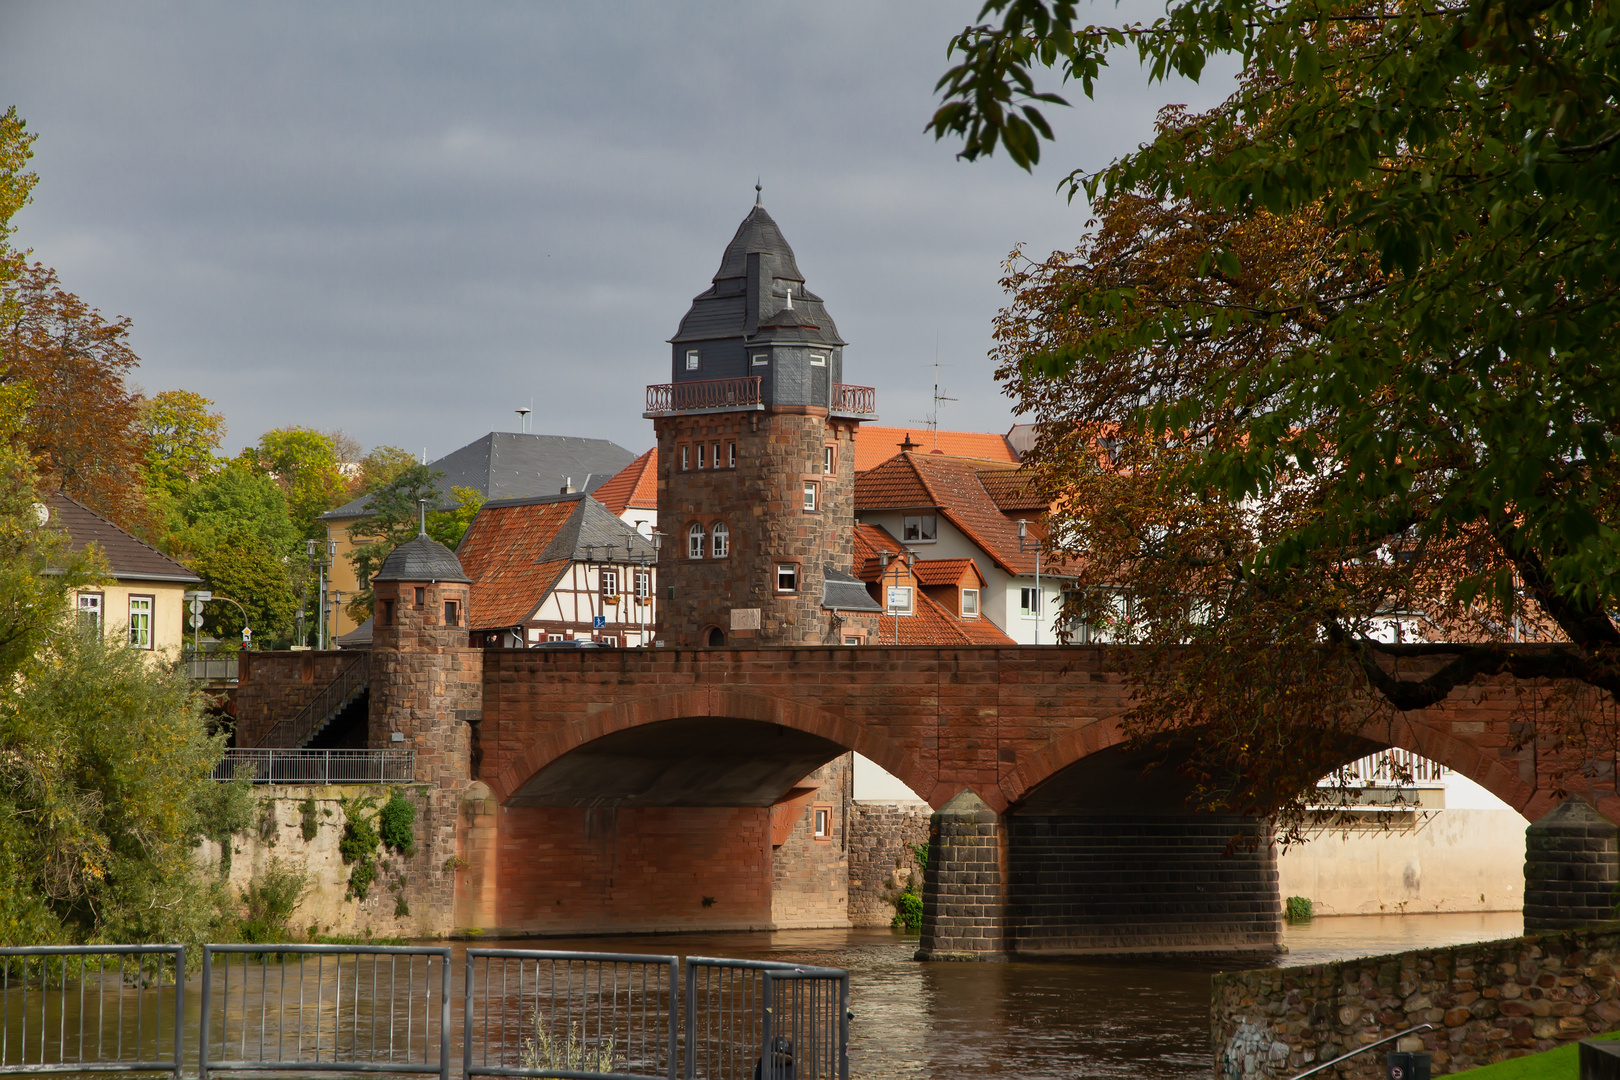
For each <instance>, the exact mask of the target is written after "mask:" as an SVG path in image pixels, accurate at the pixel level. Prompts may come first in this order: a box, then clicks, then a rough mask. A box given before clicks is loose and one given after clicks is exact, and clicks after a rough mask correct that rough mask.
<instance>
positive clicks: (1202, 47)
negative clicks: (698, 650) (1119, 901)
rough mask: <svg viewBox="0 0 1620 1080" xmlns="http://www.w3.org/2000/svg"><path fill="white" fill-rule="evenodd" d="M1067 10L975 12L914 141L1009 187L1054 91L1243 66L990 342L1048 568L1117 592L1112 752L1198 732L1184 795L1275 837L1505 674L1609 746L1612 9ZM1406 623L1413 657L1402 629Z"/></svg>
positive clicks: (1100, 190) (1052, 263) (1059, 5)
mask: <svg viewBox="0 0 1620 1080" xmlns="http://www.w3.org/2000/svg"><path fill="white" fill-rule="evenodd" d="M1077 12H1078V6H1077V5H1076V4H1074V3H1072V2H1071V0H1056V2H1049V0H989V2H988V3H986V4H985V6H984V8H983V9H982V12H981V19H986V20H993V21H987V22H985V23H984V24H983V25H979V26H975V27H970V28H968V29H967V30H966V31H964V32H963V33H962V34H961V35H959V36H958V37H957V38H956V39H955V40H954V41H953V42H952V50H953V54H954V55H955V57H956V58H957V60H958V61H959V62H958V63H957V64H956V65H955V66H954V67H952V68H951V69H950V70H949V71H948V72H947V73H946V74H945V75H944V77H943V78H942V79H941V80H940V84H939V89H940V90H941V91H942V93H943V95H944V102H943V104H942V105H941V107H940V109H939V110H938V112H936V114H935V116H934V118H933V121H932V123H931V124H930V127H931V129H932V130H933V131H934V132H935V134H936V135H937V136H939V137H947V136H949V137H960V138H961V139H962V155H963V156H964V157H966V158H969V159H972V158H976V157H980V156H984V155H987V154H990V153H992V152H994V151H996V150H997V149H1004V150H1005V151H1006V152H1007V153H1008V154H1009V156H1010V157H1012V159H1013V160H1014V161H1015V162H1017V163H1019V164H1021V165H1023V166H1025V167H1026V168H1028V167H1029V166H1030V165H1032V164H1033V163H1034V162H1035V161H1037V160H1038V158H1039V153H1040V143H1041V140H1042V139H1047V138H1050V137H1051V131H1050V128H1049V126H1048V124H1047V123H1046V121H1045V118H1044V117H1043V116H1042V115H1041V113H1040V108H1041V107H1042V106H1047V105H1056V104H1059V103H1061V102H1062V99H1061V98H1059V97H1057V95H1055V94H1053V93H1051V92H1050V91H1049V90H1044V89H1042V88H1041V87H1040V86H1039V85H1038V76H1039V74H1040V71H1041V70H1042V69H1056V70H1057V71H1058V72H1060V73H1061V75H1062V76H1063V77H1064V78H1066V79H1072V80H1075V81H1077V82H1079V83H1080V85H1081V87H1082V89H1083V91H1084V92H1085V93H1086V94H1088V95H1089V94H1090V93H1091V92H1092V90H1093V87H1094V84H1095V81H1096V79H1097V77H1098V76H1099V74H1100V73H1101V72H1102V70H1103V69H1104V68H1105V67H1106V66H1107V65H1108V64H1109V62H1110V60H1111V59H1113V58H1114V56H1115V54H1116V52H1118V51H1121V50H1124V51H1126V52H1127V53H1128V54H1134V58H1135V59H1138V60H1140V61H1141V62H1142V63H1143V64H1144V65H1145V66H1146V68H1147V69H1148V71H1149V73H1150V75H1151V76H1152V77H1153V78H1155V79H1165V78H1168V77H1170V76H1172V75H1180V76H1185V77H1188V78H1192V79H1197V78H1199V77H1200V76H1201V75H1202V74H1203V72H1204V68H1205V66H1206V64H1207V63H1208V62H1209V60H1210V59H1211V58H1212V57H1215V56H1218V55H1222V54H1231V55H1235V56H1237V57H1239V58H1240V59H1241V61H1242V63H1243V73H1242V77H1241V79H1240V82H1239V84H1238V88H1237V90H1236V92H1235V93H1234V94H1233V95H1232V96H1231V97H1230V98H1228V99H1227V100H1226V101H1225V102H1223V103H1222V104H1221V105H1220V106H1218V107H1216V108H1214V109H1212V110H1210V111H1208V112H1206V113H1202V114H1198V115H1188V114H1183V113H1180V112H1176V111H1171V112H1167V113H1166V114H1165V115H1164V116H1163V117H1161V121H1160V124H1159V126H1158V130H1157V132H1156V134H1155V137H1154V138H1153V139H1152V140H1151V141H1149V142H1147V143H1145V144H1143V145H1142V146H1141V147H1140V148H1139V149H1138V150H1136V151H1135V152H1132V153H1130V154H1127V155H1125V156H1123V157H1121V158H1119V159H1117V160H1115V161H1113V162H1112V163H1110V164H1108V165H1107V166H1105V167H1104V168H1102V169H1100V170H1099V171H1097V172H1095V173H1090V174H1084V173H1078V172H1077V173H1074V174H1071V176H1070V177H1069V180H1068V181H1067V187H1068V190H1069V192H1070V194H1071V196H1073V195H1077V194H1083V195H1085V196H1086V197H1087V198H1088V199H1090V200H1091V205H1092V208H1093V211H1094V212H1095V213H1096V214H1098V216H1099V218H1100V220H1101V228H1100V229H1099V231H1098V232H1097V233H1096V234H1095V235H1094V236H1093V237H1091V238H1089V239H1088V240H1087V241H1086V243H1085V245H1084V246H1083V247H1082V249H1081V250H1080V251H1078V252H1076V253H1075V254H1074V255H1073V256H1068V257H1064V256H1058V257H1054V259H1053V260H1047V261H1046V262H1044V263H1041V264H1037V265H1034V266H1022V265H1020V264H1018V263H1017V262H1016V261H1015V264H1014V266H1013V268H1012V272H1011V273H1010V274H1009V286H1010V288H1012V289H1013V291H1014V293H1015V299H1014V302H1013V305H1012V307H1011V308H1010V309H1009V310H1008V312H1006V313H1005V314H1004V317H1003V319H1002V321H1001V322H1000V324H999V325H998V335H999V338H1000V354H999V358H1000V360H1001V363H1002V372H1003V375H1004V377H1006V378H1007V380H1008V387H1009V393H1011V394H1012V395H1013V396H1014V397H1016V398H1017V399H1018V400H1019V402H1020V404H1021V405H1022V406H1023V407H1025V408H1026V409H1027V410H1029V411H1031V412H1033V413H1034V414H1035V417H1036V419H1037V420H1038V421H1039V424H1040V429H1039V430H1040V433H1041V434H1040V441H1039V443H1038V445H1037V448H1036V451H1035V453H1034V455H1033V456H1032V458H1031V462H1032V465H1033V467H1034V468H1035V470H1036V471H1037V474H1038V475H1039V477H1040V478H1041V482H1042V483H1043V484H1044V486H1045V488H1046V492H1047V494H1048V495H1049V496H1050V497H1051V498H1052V499H1053V501H1054V504H1055V506H1056V509H1055V510H1054V512H1053V515H1052V523H1051V524H1052V529H1051V537H1052V539H1051V540H1050V541H1049V543H1050V546H1051V547H1052V548H1053V553H1054V554H1056V555H1063V556H1066V557H1068V558H1070V560H1071V565H1075V566H1086V565H1090V564H1098V565H1105V564H1111V566H1110V572H1112V573H1114V574H1115V575H1116V576H1115V578H1114V581H1113V585H1114V586H1116V587H1117V586H1120V585H1123V584H1126V583H1127V582H1128V583H1129V585H1130V587H1131V589H1132V592H1133V595H1134V597H1135V619H1134V624H1133V630H1132V632H1133V633H1134V635H1135V639H1136V640H1138V641H1140V642H1142V643H1143V644H1144V645H1146V646H1147V648H1146V649H1145V650H1143V651H1141V652H1140V653H1139V654H1138V659H1137V660H1135V661H1133V669H1132V671H1131V677H1132V678H1133V680H1134V681H1135V682H1136V684H1137V686H1138V689H1139V697H1138V700H1139V702H1140V704H1139V706H1138V707H1137V708H1136V709H1135V710H1134V711H1133V712H1132V714H1131V715H1130V717H1129V718H1128V723H1129V725H1130V726H1131V728H1132V730H1133V731H1135V732H1136V733H1137V734H1138V735H1141V736H1143V737H1153V736H1157V735H1163V734H1172V733H1181V734H1183V735H1186V734H1187V733H1189V732H1196V733H1197V734H1196V737H1195V738H1194V739H1193V740H1192V742H1193V743H1194V745H1195V752H1194V757H1193V760H1192V763H1191V764H1190V765H1189V766H1188V770H1189V771H1190V772H1191V773H1193V775H1194V776H1195V777H1196V778H1197V780H1198V782H1199V785H1200V794H1201V797H1202V798H1203V800H1204V801H1205V803H1206V805H1208V806H1210V807H1212V808H1222V809H1233V810H1239V811H1242V812H1246V813H1269V812H1272V811H1275V810H1278V809H1279V808H1288V807H1295V808H1297V807H1298V805H1299V798H1300V795H1301V792H1302V791H1303V790H1304V787H1305V784H1306V782H1307V778H1308V777H1310V776H1312V775H1320V774H1321V773H1322V772H1325V771H1327V769H1328V768H1329V767H1331V766H1333V765H1336V764H1338V763H1339V762H1340V761H1342V760H1343V759H1344V756H1345V755H1346V754H1347V753H1351V752H1352V751H1353V749H1354V747H1355V746H1356V745H1357V742H1356V737H1357V736H1358V735H1359V734H1361V733H1364V732H1367V731H1369V730H1376V727H1375V728H1372V729H1370V728H1369V724H1372V725H1377V724H1380V723H1385V724H1393V723H1396V722H1398V720H1397V710H1414V709H1422V708H1425V707H1427V706H1429V705H1432V704H1434V703H1436V702H1438V701H1441V700H1443V699H1445V697H1446V696H1447V695H1448V694H1449V693H1450V692H1451V691H1452V690H1453V689H1455V688H1456V687H1458V686H1461V685H1464V684H1466V683H1468V682H1470V681H1471V680H1473V679H1474V678H1476V677H1477V676H1481V675H1496V674H1506V675H1509V676H1513V677H1517V678H1522V679H1543V678H1548V679H1554V680H1561V681H1562V683H1561V684H1562V685H1563V686H1564V687H1565V688H1566V689H1567V694H1568V702H1569V707H1568V708H1567V709H1555V710H1553V711H1552V712H1551V713H1543V714H1541V717H1540V719H1539V720H1538V722H1539V723H1540V724H1541V725H1542V727H1541V731H1540V734H1542V735H1545V736H1547V737H1550V738H1558V739H1562V740H1565V744H1566V746H1571V745H1574V746H1576V747H1578V746H1579V745H1580V744H1582V742H1583V741H1584V743H1585V745H1586V747H1587V749H1588V751H1589V752H1587V753H1585V754H1584V755H1583V754H1581V753H1578V752H1576V753H1573V754H1572V756H1574V757H1581V756H1586V757H1591V758H1595V759H1600V760H1601V759H1605V758H1606V757H1608V756H1609V754H1610V753H1611V752H1612V749H1613V746H1612V744H1613V742H1614V738H1615V733H1614V732H1613V730H1610V729H1612V728H1613V725H1612V724H1611V725H1606V726H1605V725H1603V724H1601V723H1594V722H1593V721H1592V718H1593V717H1595V716H1596V715H1597V712H1596V711H1595V710H1593V709H1592V708H1590V707H1589V706H1590V705H1591V704H1592V701H1593V696H1594V695H1596V696H1597V697H1600V698H1602V699H1605V700H1607V699H1610V698H1612V695H1613V694H1614V693H1615V692H1616V691H1617V690H1620V626H1617V624H1616V622H1615V620H1614V618H1613V617H1612V616H1611V614H1610V613H1611V612H1613V611H1615V610H1617V600H1620V597H1617V593H1620V557H1617V556H1620V528H1617V526H1620V520H1617V512H1616V502H1615V500H1616V495H1615V492H1616V491H1617V490H1620V485H1617V483H1616V480H1617V479H1620V475H1617V457H1616V454H1615V450H1616V448H1617V443H1616V440H1617V438H1620V395H1617V394H1616V393H1615V392H1614V390H1613V389H1612V388H1613V387H1614V386H1615V385H1616V377H1617V375H1620V370H1617V369H1620V354H1617V352H1616V350H1615V348H1614V340H1615V332H1616V328H1617V326H1620V277H1617V276H1616V275H1615V273H1614V268H1615V267H1616V266H1617V265H1620V250H1617V244H1620V183H1617V182H1616V177H1617V173H1620V95H1617V94H1616V92H1615V86H1616V73H1617V71H1620V53H1617V48H1620V46H1617V41H1620V38H1617V36H1616V33H1615V31H1616V12H1615V10H1614V9H1613V8H1612V7H1610V6H1606V5H1603V4H1590V3H1586V2H1584V0H1557V2H1554V3H1549V4H1540V5H1535V6H1532V7H1526V6H1523V5H1519V6H1515V5H1514V4H1512V3H1509V2H1507V0H1456V2H1443V3H1440V4H1438V5H1434V4H1430V5H1424V6H1416V5H1395V6H1393V7H1391V6H1383V7H1368V6H1365V5H1361V6H1358V5H1354V4H1339V5H1330V4H1321V3H1316V2H1314V0H1282V2H1280V3H1260V2H1258V0H1172V2H1171V3H1170V4H1169V5H1168V7H1167V10H1166V14H1165V15H1164V16H1163V17H1161V18H1158V19H1156V20H1154V21H1152V22H1149V23H1122V24H1121V23H1116V24H1112V25H1097V26H1088V25H1083V24H1082V22H1081V21H1080V19H1079V18H1078V15H1077ZM1268 232H1269V233H1270V234H1271V236H1270V239H1267V238H1266V237H1265V236H1264V235H1263V234H1266V233H1268ZM1290 232H1291V233H1292V234H1293V235H1292V237H1289V236H1287V235H1285V234H1288V233H1290ZM1279 270H1281V271H1282V272H1280V273H1279V272H1278V271H1279ZM1110 492H1112V494H1113V495H1114V496H1115V497H1116V498H1115V504H1116V506H1118V505H1124V506H1125V507H1126V508H1127V512H1126V513H1125V514H1124V517H1123V519H1121V517H1119V516H1118V515H1116V516H1115V517H1113V518H1110V516H1109V514H1108V513H1107V512H1105V511H1106V509H1107V506H1108V501H1109V500H1108V494H1109V493H1110ZM1092 595H1095V594H1092ZM1075 596H1076V601H1075V603H1076V610H1075V613H1076V614H1078V615H1080V616H1082V617H1084V616H1086V615H1087V614H1088V612H1087V611H1086V610H1084V609H1085V608H1086V606H1087V604H1088V603H1090V601H1088V600H1087V594H1085V593H1083V592H1081V593H1077V594H1075ZM1093 606H1094V605H1093ZM1411 611H1417V612H1419V613H1420V615H1421V618H1422V619H1423V620H1427V625H1426V627H1425V629H1424V630H1423V632H1422V634H1421V636H1422V638H1423V639H1424V640H1419V641H1410V640H1395V641H1391V640H1388V637H1389V636H1390V635H1389V634H1388V633H1387V630H1388V627H1389V625H1390V622H1391V621H1392V619H1394V618H1395V617H1396V616H1399V615H1400V614H1401V613H1402V612H1411ZM1530 635H1539V636H1540V637H1541V638H1542V642H1543V643H1542V644H1540V645H1537V646H1535V647H1526V643H1525V641H1524V639H1525V637H1527V636H1530ZM1549 716H1550V717H1551V719H1548V717H1549ZM1361 745H1365V744H1361ZM1283 763H1286V764H1287V765H1288V766H1289V767H1287V768H1282V767H1280V765H1281V764H1283Z"/></svg>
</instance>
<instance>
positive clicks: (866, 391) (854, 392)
mask: <svg viewBox="0 0 1620 1080" xmlns="http://www.w3.org/2000/svg"><path fill="white" fill-rule="evenodd" d="M832 411H833V412H835V413H854V414H855V415H857V416H871V415H873V414H874V413H876V412H877V391H876V390H874V389H872V388H871V387H870V386H852V385H850V384H849V383H833V387H832Z"/></svg>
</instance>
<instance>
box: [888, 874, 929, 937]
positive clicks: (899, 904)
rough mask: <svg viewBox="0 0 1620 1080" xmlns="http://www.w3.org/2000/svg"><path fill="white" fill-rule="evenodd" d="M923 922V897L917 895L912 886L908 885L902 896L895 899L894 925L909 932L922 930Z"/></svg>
mask: <svg viewBox="0 0 1620 1080" xmlns="http://www.w3.org/2000/svg"><path fill="white" fill-rule="evenodd" d="M922 921H923V902H922V897H921V896H919V895H917V893H916V891H915V889H913V888H912V886H910V885H907V886H906V887H905V889H904V890H903V891H902V892H901V893H900V895H899V896H897V897H895V898H894V924H895V926H897V927H903V928H905V929H907V930H921V929H922Z"/></svg>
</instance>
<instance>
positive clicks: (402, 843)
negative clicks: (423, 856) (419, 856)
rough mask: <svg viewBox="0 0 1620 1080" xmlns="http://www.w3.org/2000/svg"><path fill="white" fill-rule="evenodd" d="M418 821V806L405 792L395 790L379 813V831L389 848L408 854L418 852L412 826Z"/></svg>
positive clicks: (407, 855) (408, 855)
mask: <svg viewBox="0 0 1620 1080" xmlns="http://www.w3.org/2000/svg"><path fill="white" fill-rule="evenodd" d="M415 822H416V806H415V804H413V803H412V802H411V800H409V799H407V798H406V797H405V796H404V795H403V794H401V793H400V792H398V791H395V792H394V793H393V794H392V795H390V796H389V797H388V801H387V802H386V803H384V804H383V808H382V811H381V812H380V813H379V814H378V815H377V826H378V831H379V832H380V833H381V834H382V842H383V843H384V844H387V845H388V847H389V849H390V850H392V851H397V852H398V853H399V854H401V855H404V856H406V857H407V858H408V857H410V856H411V855H414V854H416V833H415V831H414V830H413V829H412V828H411V826H412V825H413V824H414V823H415Z"/></svg>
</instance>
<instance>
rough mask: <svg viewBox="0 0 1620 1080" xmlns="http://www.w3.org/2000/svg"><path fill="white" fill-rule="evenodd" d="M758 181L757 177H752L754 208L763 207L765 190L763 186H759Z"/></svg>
mask: <svg viewBox="0 0 1620 1080" xmlns="http://www.w3.org/2000/svg"><path fill="white" fill-rule="evenodd" d="M759 180H760V178H759V177H757V176H756V177H754V205H755V206H764V205H765V188H764V186H763V185H761V184H760V182H759Z"/></svg>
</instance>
